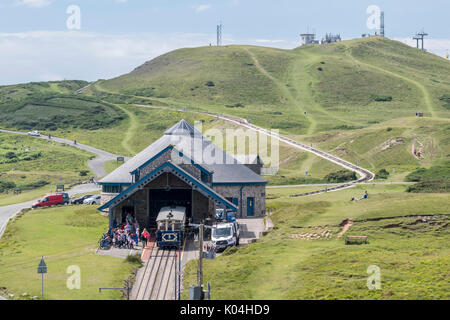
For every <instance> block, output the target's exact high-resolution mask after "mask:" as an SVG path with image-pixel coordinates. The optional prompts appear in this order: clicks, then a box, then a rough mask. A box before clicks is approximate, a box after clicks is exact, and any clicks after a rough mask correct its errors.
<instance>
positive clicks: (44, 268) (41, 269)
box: [37, 257, 47, 300]
mask: <svg viewBox="0 0 450 320" xmlns="http://www.w3.org/2000/svg"><path fill="white" fill-rule="evenodd" d="M37 273H38V274H40V275H41V276H42V300H44V273H47V265H46V264H45V261H44V257H42V258H41V262H39V265H38V268H37Z"/></svg>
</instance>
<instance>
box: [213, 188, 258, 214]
mask: <svg viewBox="0 0 450 320" xmlns="http://www.w3.org/2000/svg"><path fill="white" fill-rule="evenodd" d="M214 190H215V191H216V192H217V193H219V194H220V195H222V196H223V197H225V198H237V199H238V200H239V204H238V215H239V216H242V217H243V218H245V217H247V198H248V197H253V198H255V205H254V216H255V217H261V216H263V215H264V213H265V211H266V187H265V186H242V215H241V211H240V210H241V191H240V190H241V186H214Z"/></svg>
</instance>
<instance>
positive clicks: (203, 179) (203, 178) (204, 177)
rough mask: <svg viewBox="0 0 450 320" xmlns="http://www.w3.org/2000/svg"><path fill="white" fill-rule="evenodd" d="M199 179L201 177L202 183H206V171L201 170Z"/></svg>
mask: <svg viewBox="0 0 450 320" xmlns="http://www.w3.org/2000/svg"><path fill="white" fill-rule="evenodd" d="M201 179H202V182H203V183H208V175H207V174H206V173H204V172H203V171H202V177H201Z"/></svg>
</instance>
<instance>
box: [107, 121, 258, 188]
mask: <svg viewBox="0 0 450 320" xmlns="http://www.w3.org/2000/svg"><path fill="white" fill-rule="evenodd" d="M170 146H173V147H174V148H176V149H177V150H178V151H181V152H183V154H184V155H185V156H187V157H189V158H190V159H192V160H194V162H196V163H197V164H198V165H201V166H202V167H204V168H205V169H206V170H208V171H214V174H213V183H221V184H224V183H258V184H259V183H267V181H266V180H264V179H263V178H261V177H260V176H259V175H258V174H256V173H254V172H253V171H252V170H250V169H249V168H247V167H246V166H244V165H243V164H241V163H240V162H239V161H238V160H236V159H235V158H233V157H232V156H230V155H228V154H227V153H225V152H224V151H223V150H222V149H221V148H219V147H217V146H216V145H215V144H213V143H212V142H211V141H209V140H207V139H206V138H204V137H203V136H202V135H201V133H200V131H198V130H197V129H195V128H194V127H193V126H192V125H191V124H190V123H188V122H187V121H185V120H181V121H180V122H178V123H177V124H175V125H174V126H173V127H172V128H170V129H168V130H167V131H166V132H165V134H164V136H162V137H161V138H160V139H158V140H157V141H155V142H154V143H153V144H151V145H150V146H148V147H147V148H146V149H144V150H143V151H141V152H140V153H138V154H137V155H136V156H135V157H133V158H131V159H130V160H128V161H127V162H126V163H125V164H123V165H122V166H120V167H119V168H117V169H116V170H114V171H113V172H111V173H110V174H109V175H107V176H106V177H104V178H103V179H101V180H100V184H108V183H111V184H118V183H122V184H132V183H133V177H132V175H131V172H132V171H134V170H135V169H137V168H139V167H140V166H141V165H143V164H144V163H145V162H147V161H148V160H149V159H152V158H153V157H155V156H156V155H158V154H159V153H160V152H162V151H163V150H164V149H166V148H168V147H170ZM205 150H206V152H203V151H205ZM204 153H205V154H211V155H212V157H213V159H219V161H220V160H222V161H221V163H223V164H210V163H211V162H213V161H211V160H208V159H202V155H203V154H204ZM219 161H215V162H219ZM219 163H220V162H219Z"/></svg>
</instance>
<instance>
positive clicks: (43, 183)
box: [21, 180, 50, 190]
mask: <svg viewBox="0 0 450 320" xmlns="http://www.w3.org/2000/svg"><path fill="white" fill-rule="evenodd" d="M48 184H50V182H48V181H46V180H38V181H35V182H31V183H28V184H25V185H23V186H22V187H21V189H22V190H34V189H39V188H42V187H44V186H46V185H48Z"/></svg>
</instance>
